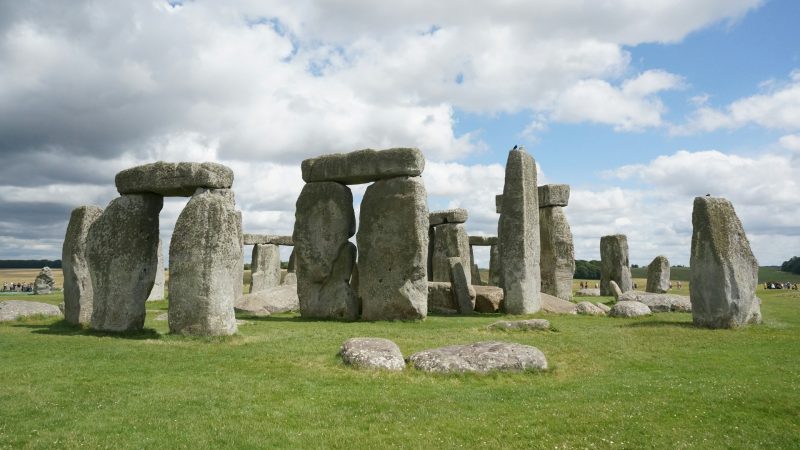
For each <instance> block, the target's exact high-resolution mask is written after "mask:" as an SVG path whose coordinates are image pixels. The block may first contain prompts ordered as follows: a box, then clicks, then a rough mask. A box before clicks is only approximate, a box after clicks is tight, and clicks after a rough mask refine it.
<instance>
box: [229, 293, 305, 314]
mask: <svg viewBox="0 0 800 450" xmlns="http://www.w3.org/2000/svg"><path fill="white" fill-rule="evenodd" d="M233 307H234V310H235V311H236V312H242V313H248V314H253V315H257V316H258V315H270V314H278V313H283V312H290V311H299V310H300V300H298V298H297V288H296V287H295V286H293V285H281V286H272V287H268V288H265V289H263V290H260V291H258V292H254V293H252V294H246V295H243V296H242V297H239V298H238V299H237V300H236V302H235V303H234V304H233Z"/></svg>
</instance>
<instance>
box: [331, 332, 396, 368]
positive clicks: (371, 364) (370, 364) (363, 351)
mask: <svg viewBox="0 0 800 450" xmlns="http://www.w3.org/2000/svg"><path fill="white" fill-rule="evenodd" d="M339 355H340V356H341V357H342V361H343V362H344V363H345V364H347V365H349V366H353V367H355V368H357V369H379V370H392V371H400V370H403V369H405V368H406V362H405V360H404V359H403V354H402V353H401V352H400V347H398V346H397V344H395V343H394V342H392V341H390V340H389V339H383V338H372V337H357V338H350V339H348V340H346V341H345V342H344V344H342V348H341V349H340V350H339Z"/></svg>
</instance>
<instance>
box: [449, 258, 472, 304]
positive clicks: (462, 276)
mask: <svg viewBox="0 0 800 450" xmlns="http://www.w3.org/2000/svg"><path fill="white" fill-rule="evenodd" d="M448 262H449V263H450V283H451V284H452V285H453V297H455V299H456V303H457V304H458V312H459V313H460V314H472V311H474V310H475V288H473V287H472V284H470V282H469V278H467V275H466V271H465V270H464V265H463V262H462V259H461V258H458V257H454V258H448Z"/></svg>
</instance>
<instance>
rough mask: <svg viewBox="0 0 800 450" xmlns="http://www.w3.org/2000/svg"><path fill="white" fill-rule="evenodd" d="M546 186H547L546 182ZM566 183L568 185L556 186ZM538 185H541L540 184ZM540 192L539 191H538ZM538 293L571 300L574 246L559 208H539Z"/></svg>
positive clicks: (562, 210)
mask: <svg viewBox="0 0 800 450" xmlns="http://www.w3.org/2000/svg"><path fill="white" fill-rule="evenodd" d="M548 186H550V185H548ZM557 186H567V187H568V188H569V186H568V185H557ZM540 188H541V187H540ZM540 192H541V191H540ZM539 233H540V239H541V263H540V264H541V276H542V292H544V293H546V294H550V295H553V296H556V297H558V298H561V299H564V300H572V276H573V274H574V273H575V247H574V245H573V243H572V231H571V230H570V228H569V222H567V216H566V215H565V214H564V209H563V208H561V207H547V208H542V207H541V206H540V208H539Z"/></svg>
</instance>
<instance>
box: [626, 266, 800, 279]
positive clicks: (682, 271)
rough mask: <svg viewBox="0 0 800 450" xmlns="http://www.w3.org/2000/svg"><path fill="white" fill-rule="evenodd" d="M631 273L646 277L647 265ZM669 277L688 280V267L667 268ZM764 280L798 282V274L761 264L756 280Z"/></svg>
mask: <svg viewBox="0 0 800 450" xmlns="http://www.w3.org/2000/svg"><path fill="white" fill-rule="evenodd" d="M631 275H632V276H633V277H634V278H642V279H645V280H646V279H647V267H637V268H633V269H631ZM669 277H670V279H671V280H673V281H679V280H680V281H689V268H688V267H671V268H670V270H669ZM765 281H783V282H786V281H788V282H790V283H800V275H797V274H794V273H789V272H781V270H780V267H776V266H762V267H759V268H758V282H759V283H763V282H765Z"/></svg>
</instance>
